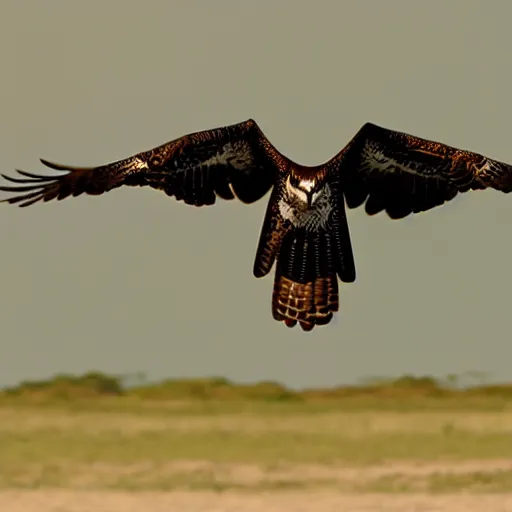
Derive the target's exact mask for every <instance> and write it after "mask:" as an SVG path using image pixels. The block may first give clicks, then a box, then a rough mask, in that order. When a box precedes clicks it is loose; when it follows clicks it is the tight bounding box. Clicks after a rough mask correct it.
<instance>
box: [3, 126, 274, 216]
mask: <svg viewBox="0 0 512 512" xmlns="http://www.w3.org/2000/svg"><path fill="white" fill-rule="evenodd" d="M272 152H275V154H277V151H276V150H275V149H274V147H273V146H272V145H271V144H270V143H269V142H268V140H267V139H266V138H265V136H264V135H263V133H262V132H261V130H260V129H259V127H258V126H257V125H256V123H255V122H254V121H253V120H252V119H250V120H248V121H245V122H242V123H238V124H235V125H230V126H225V127H222V128H216V129H213V130H205V131H201V132H195V133H191V134H188V135H184V136H183V137H180V138H179V139H176V140H173V141H171V142H168V143H166V144H163V145H161V146H158V147H156V148H153V149H151V150H149V151H146V152H143V153H138V154H137V155H134V156H132V157H130V158H127V159H125V160H120V161H118V162H113V163H109V164H106V165H100V166H98V167H72V166H66V165H60V164H55V163H51V162H48V161H46V160H41V162H42V163H43V164H45V165H46V166H48V167H50V168H51V169H54V170H56V171H60V172H63V173H64V174H57V175H53V176H44V175H39V174H33V173H29V172H26V171H18V173H19V174H20V175H21V177H10V176H6V175H2V176H3V177H4V178H5V179H7V180H8V181H11V182H14V183H16V185H15V186H0V190H2V191H5V192H14V193H16V195H14V196H12V197H9V198H7V199H4V200H3V201H2V202H7V203H11V204H18V205H19V206H29V205H31V204H34V203H36V202H38V201H50V200H52V199H57V200H61V199H64V198H66V197H68V196H78V195H80V194H84V193H85V194H92V195H100V194H103V193H105V192H108V191H109V190H112V189H114V188H117V187H120V186H121V185H129V186H150V187H153V188H155V189H160V190H163V191H164V192H165V193H166V194H167V195H169V196H174V197H176V199H178V200H183V201H184V202H185V203H187V204H191V205H195V206H203V205H210V204H213V203H214V202H215V199H216V196H219V197H221V198H223V199H234V198H235V196H236V197H238V198H239V199H240V200H241V201H243V202H245V203H252V202H254V201H257V200H258V199H260V198H261V197H263V196H264V195H265V194H266V193H267V192H268V190H269V189H270V188H271V187H272V185H273V183H274V179H275V175H276V167H275V164H274V160H273V159H272V157H271V154H272Z"/></svg>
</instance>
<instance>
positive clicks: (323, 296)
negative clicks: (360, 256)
mask: <svg viewBox="0 0 512 512" xmlns="http://www.w3.org/2000/svg"><path fill="white" fill-rule="evenodd" d="M272 204H273V202H272V201H270V203H269V208H268V210H267V214H266V216H265V222H264V225H263V230H262V234H261V237H260V243H259V246H258V250H257V254H256V261H255V264H254V275H255V276H256V277H262V276H264V275H267V274H268V273H269V272H270V270H271V268H272V266H273V264H274V262H275V261H276V260H277V264H276V273H275V279H274V291H273V296H272V315H273V317H274V318H275V319H276V320H278V321H282V322H284V323H285V324H286V325H287V326H288V327H294V326H295V325H297V323H299V324H300V326H301V327H302V329H304V330H305V331H310V330H311V329H313V327H314V326H315V325H325V324H328V323H329V322H330V321H331V319H332V317H333V314H334V313H335V312H336V311H338V309H339V296H338V278H339V279H340V280H341V281H342V282H345V283H351V282H353V281H354V280H355V278H356V271H355V265H354V257H353V253H352V244H351V242H350V233H349V229H348V225H347V220H346V216H345V208H344V206H345V205H344V203H343V202H341V204H340V205H337V206H338V207H337V208H335V209H334V210H333V211H332V214H331V217H330V219H329V222H328V223H327V225H326V226H325V227H324V228H321V229H319V230H316V231H310V230H307V229H305V228H294V227H292V226H290V225H287V226H285V225H284V224H283V223H282V221H281V219H280V216H279V214H278V213H277V212H276V211H274V209H273V206H272Z"/></svg>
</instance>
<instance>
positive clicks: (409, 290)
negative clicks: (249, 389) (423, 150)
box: [0, 0, 512, 386]
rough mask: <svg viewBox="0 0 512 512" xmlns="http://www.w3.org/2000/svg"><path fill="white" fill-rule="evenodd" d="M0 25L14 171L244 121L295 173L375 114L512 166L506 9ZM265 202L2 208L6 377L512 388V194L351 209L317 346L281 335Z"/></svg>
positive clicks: (291, 332) (69, 19) (327, 8)
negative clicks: (92, 374) (331, 305)
mask: <svg viewBox="0 0 512 512" xmlns="http://www.w3.org/2000/svg"><path fill="white" fill-rule="evenodd" d="M0 14H1V15H0V19H1V20H2V21H1V22H0V23H1V24H2V25H3V27H2V31H1V33H2V36H1V37H2V44H1V45H0V47H1V49H0V51H1V52H2V63H3V65H2V80H1V86H0V88H1V116H0V147H1V152H0V164H1V165H0V167H1V170H2V172H8V173H9V172H12V170H13V169H14V168H21V169H25V170H29V171H41V170H43V166H42V165H41V164H39V162H38V158H39V157H43V158H48V159H49V160H54V161H57V162H61V163H68V164H76V165H97V164H101V163H105V162H110V161H112V160H117V159H119V158H123V157H125V156H130V155H131V154H133V153H136V152H138V151H141V150H145V149H149V148H151V147H153V146H155V145H158V144H161V143H163V142H166V141H168V140H171V139H173V138H176V137H179V136H181V135H183V134H184V133H187V132H190V131H195V130H201V129H205V128H213V127H216V126H222V125H225V124H231V123H235V122H239V121H242V120H245V119H247V118H249V117H253V118H254V119H256V121H257V122H258V124H259V125H260V127H261V128H262V129H263V130H264V131H265V133H266V135H267V136H268V137H269V138H270V140H271V141H272V142H273V143H274V144H275V145H276V146H277V147H278V148H279V149H280V150H281V151H282V152H284V153H285V154H286V155H288V156H290V157H291V158H293V159H295V160H297V161H298V162H301V163H304V164H317V163H320V162H323V161H325V160H327V159H328V158H330V157H331V156H332V155H333V154H335V153H336V152H338V151H339V150H340V149H341V148H342V147H343V146H344V145H345V144H346V143H347V142H348V140H349V139H350V138H351V137H352V136H353V135H354V134H355V133H356V131H357V130H358V129H359V128H360V127H361V125H362V124H363V123H365V122H366V121H372V122H375V123H377V124H381V125H383V126H387V127H389V128H394V129H399V130H402V131H406V132H409V133H412V134H415V135H418V136H422V137H427V138H433V139H437V140H440V141H443V142H446V143H448V144H451V145H455V146H459V147H463V148H467V149H471V150H475V151H479V152H482V153H484V154H486V155H488V156H491V157H495V158H497V159H500V160H504V161H509V162H512V145H511V141H512V132H511V129H510V119H511V118H512V103H511V100H510V97H511V91H512V68H511V66H510V35H509V34H510V19H511V18H512V2H510V1H508V0H503V1H494V2H492V1H489V0H485V1H484V0H482V1H475V0H451V1H449V2H448V1H446V0H436V1H433V0H432V1H429V2H411V1H410V0H400V1H398V0H387V1H386V2H378V1H376V0H375V1H370V0H366V1H364V0H353V1H341V0H339V1H336V0H332V1H315V2H310V1H298V0H287V1H285V0H279V1H276V0H259V1H258V2H252V1H242V0H231V1H227V0H216V1H215V2H210V1H206V0H204V1H191V0H183V1H164V0H161V1H149V0H147V1H144V2H139V1H133V0H130V1H128V0H123V1H121V0H117V1H114V0H112V1H109V2H105V1H103V0H102V1H98V0H94V1H91V0H90V1H88V2H69V1H68V0H52V1H48V2H38V1H21V0H16V1H11V0H7V1H5V0H4V2H2V6H1V7H0ZM267 197H268V196H267ZM267 197H266V198H265V199H263V200H262V201H260V202H259V203H256V204H254V205H251V206H244V205H242V204H241V203H236V202H229V203H218V204H217V205H216V206H214V207H205V208H194V207H191V206H186V205H184V204H183V203H178V202H177V201H175V200H174V199H171V198H168V197H167V196H165V194H163V193H160V192H157V191H154V190H150V189H148V190H145V189H118V190H116V191H113V192H111V193H109V194H107V195H104V196H101V197H80V198H76V199H68V200H65V201H63V202H55V203H48V204H42V205H34V206H33V207H30V208H27V209H19V208H16V207H14V206H10V205H0V206H1V207H0V232H1V236H2V251H1V253H2V257H1V263H2V265H1V270H0V274H1V283H2V285H1V289H0V312H1V313H0V315H1V329H2V330H1V333H2V334H1V341H0V385H5V384H10V383H14V382H17V381H18V380H20V379H25V378H39V377H46V376H49V375H51V374H54V373H56V372H83V371H87V370H90V369H99V370H102V371H106V372H115V373H124V372H134V371H143V372H146V373H147V374H148V375H149V376H150V377H151V378H162V377H168V376H204V375H223V376H227V377H229V378H232V379H234V380H237V381H254V380H260V379H275V380H278V381H281V382H283V383H285V384H287V385H290V386H316V385H332V384H337V383H343V382H351V381H354V380H356V379H359V378H362V377H365V376H369V375H394V374H401V373H404V372H408V373H417V374H423V373H433V374H436V375H445V374H447V373H449V372H464V371H466V370H472V369H476V370H482V371H488V372H490V373H491V375H492V377H493V378H495V379H510V378H511V377H512V375H511V370H510V361H511V360H512V344H511V340H510V334H509V332H510V328H509V324H510V314H511V313H510V304H511V300H510V290H511V288H512V276H511V275H510V272H509V270H510V268H511V266H510V261H511V258H512V237H511V236H510V224H511V221H512V196H506V195H505V194H500V193H498V192H494V191H486V192H473V193H469V194H466V195H465V196H463V197H459V198H457V199H456V200H455V201H453V202H452V203H450V204H449V205H447V206H444V207H442V208H438V209H436V210H431V211H430V212H427V213H424V214H420V215H417V216H415V217H414V218H412V217H411V218H408V219H406V220H402V221H392V220H390V219H389V218H387V217H386V216H384V215H383V214H380V215H378V216H377V217H373V218H370V217H368V216H367V215H366V214H365V213H364V209H363V208H360V209H358V210H352V211H350V212H349V223H350V229H351V234H352V242H353V246H354V251H355V257H356V266H357V273H358V277H357V281H356V282H355V283H354V284H350V285H349V284H344V285H341V286H340V297H341V312H340V314H339V315H338V316H337V318H336V320H335V321H333V322H332V323H331V324H330V325H329V326H327V327H323V328H317V329H315V330H314V331H312V332H310V333H303V332H302V331H301V330H300V329H299V328H295V329H288V328H287V327H285V326H284V325H283V324H280V323H278V322H276V321H274V320H273V318H272V316H271V312H270V301H271V294H272V284H273V275H271V276H268V277H266V278H264V279H261V280H257V279H255V278H254V277H253V276H252V265H253V259H254V254H255V249H256V244H257V242H258V237H259V232H260V227H261V223H262V221H263V215H264V212H265V207H266V201H267Z"/></svg>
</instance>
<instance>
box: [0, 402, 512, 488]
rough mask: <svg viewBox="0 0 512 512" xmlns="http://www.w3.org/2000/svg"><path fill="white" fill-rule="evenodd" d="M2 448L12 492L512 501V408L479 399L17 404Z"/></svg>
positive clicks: (1, 418)
mask: <svg viewBox="0 0 512 512" xmlns="http://www.w3.org/2000/svg"><path fill="white" fill-rule="evenodd" d="M372 404H373V406H372ZM0 447H1V448H0V453H1V456H0V489H3V490H4V491H5V490H18V491H21V490H29V489H31V490H33V489H39V490H40V489H44V488H47V489H55V488H66V489H68V490H70V489H71V490H77V491H78V490H83V491H87V490H102V491H111V492H115V491H151V492H156V491H187V490H193V491H202V492H210V491H214V492H220V491H233V492H244V493H245V492H248V491H283V492H284V491H299V490H301V491H304V490H309V491H325V490H335V491H337V492H339V491H343V492H346V493H353V492H356V493H361V492H375V493H388V494H390V493H418V492H422V493H425V492H426V493H438V494H443V493H452V492H459V491H464V492H474V493H499V492H502V493H503V492H510V491H512V407H509V406H508V402H506V401H503V400H495V401H493V400H492V399H488V400H484V399H481V398H478V399H476V398H475V399H472V398H471V399H470V398H467V399H466V403H465V404H463V403H461V400H458V399H453V400H452V399H451V398H449V399H442V400H438V399H429V398H419V399H414V400H413V399H409V400H408V401H405V402H404V401H400V400H398V401H394V400H388V401H380V402H377V401H375V403H374V402H371V403H370V402H368V400H366V399H362V400H359V401H358V399H355V398H354V399H353V400H352V401H350V400H348V401H344V402H336V401H334V402H333V401H331V402H318V403H317V402H311V403H307V402H300V403H297V402H293V401H292V402H289V403H286V402H283V403H277V402H273V403H266V402H254V401H240V402H236V401H231V402H222V401H219V402H216V401H207V402H198V401H168V400H167V401H166V400H159V401H148V400H142V399H140V398H136V397H135V398H134V397H110V398H99V399H84V400H73V401H69V400H64V401H56V402H48V401H46V402H44V403H32V402H27V401H26V400H23V399H19V398H12V399H4V400H2V401H0Z"/></svg>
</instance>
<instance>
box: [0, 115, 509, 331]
mask: <svg viewBox="0 0 512 512" xmlns="http://www.w3.org/2000/svg"><path fill="white" fill-rule="evenodd" d="M41 162H42V163H43V164H45V165H46V166H47V167H50V168H51V169H53V170H55V171H59V173H60V174H56V175H53V176H44V175H38V174H33V173H29V172H26V171H18V173H19V175H20V176H21V177H11V176H5V175H3V176H4V178H5V179H7V180H8V181H11V182H14V183H15V185H14V186H1V187H0V190H3V191H5V192H13V193H15V194H14V195H12V196H11V197H8V198H6V199H4V200H3V201H2V202H7V203H11V204H18V205H19V206H22V207H25V206H29V205H32V204H34V203H37V202H40V201H43V202H47V201H51V200H53V199H57V200H61V199H64V198H66V197H69V196H78V195H80V194H84V193H85V194H91V195H101V194H103V193H105V192H108V191H110V190H112V189H114V188H118V187H121V186H122V185H128V186H149V187H152V188H155V189H158V190H162V191H164V192H165V193H166V194H167V195H169V196H174V197H175V198H176V199H178V200H182V201H184V202H185V203H186V204H190V205H195V206H204V205H211V204H214V203H215V201H216V198H217V197H220V198H221V199H226V200H230V199H234V198H235V197H236V198H238V199H240V200H241V201H242V202H244V203H252V202H254V201H257V200H258V199H260V198H262V197H263V196H264V195H265V194H266V193H267V192H268V191H269V190H270V189H273V190H272V194H271V196H270V200H269V203H268V207H267V211H266V215H265V219H264V223H263V227H262V231H261V236H260V241H259V244H258V248H257V251H256V259H255V262H254V269H253V272H254V275H255V276H256V277H263V276H265V275H267V274H268V273H269V272H270V270H271V269H272V267H273V265H274V263H275V262H276V261H277V263H276V272H275V281H274V292H273V298H272V312H273V316H274V318H275V319H276V320H279V321H283V322H284V323H285V324H286V325H288V326H289V327H293V326H294V325H296V324H297V323H299V324H300V325H301V327H302V328H303V329H304V330H306V331H309V330H311V329H312V328H313V327H314V326H315V325H324V324H327V323H329V322H330V320H331V318H332V316H333V314H334V313H335V312H336V311H338V308H339V299H338V279H339V280H340V281H341V282H345V283H348V282H353V281H354V280H355V277H356V272H355V265H354V258H353V254H352V246H351V242H350V234H349V229H348V225H347V219H346V214H345V203H346V205H347V206H348V207H349V208H355V207H358V206H360V205H362V204H363V203H364V204H365V210H366V212H367V213H368V214H370V215H374V214H376V213H378V212H381V211H386V212H387V214H388V215H389V216H390V217H391V218H394V219H399V218H403V217H406V216H407V215H409V214H411V213H417V212H422V211H426V210H429V209H430V208H433V207H435V206H439V205H441V204H443V203H444V202H446V201H450V200H451V199H453V198H454V197H455V196H456V195H457V194H458V193H462V192H466V191H468V190H478V189H485V188H494V189H496V190H499V191H502V192H505V193H509V192H511V191H512V167H511V166H510V165H508V164H505V163H502V162H498V161H497V160H492V159H490V158H487V157H485V156H483V155H480V154H478V153H473V152H470V151H464V150H460V149H457V148H454V147H451V146H447V145H445V144H442V143H439V142H434V141H429V140H426V139H422V138H419V137H413V136H411V135H407V134H405V133H402V132H398V131H394V130H389V129H386V128H382V127H378V126H376V125H374V124H371V123H367V124H365V125H364V126H363V127H362V128H361V129H360V130H359V132H358V133H357V134H356V135H355V137H354V138H353V139H352V140H351V141H350V142H349V143H348V144H347V145H346V146H345V147H344V148H343V149H342V150H341V151H340V152H339V153H338V154H337V155H335V156H334V157H333V158H331V159H330V160H329V161H328V162H326V163H325V164H323V165H319V166H315V167H305V166H302V165H299V164H297V163H295V162H293V161H291V160H290V159H289V158H287V157H285V156H284V155H282V154H281V153H280V152H279V151H278V150H277V149H276V148H275V147H274V146H273V145H272V144H271V143H270V142H269V140H268V139H267V138H266V137H265V136H264V134H263V133H262V131H261V130H260V129H259V127H258V126H257V124H256V123H255V122H254V121H253V120H248V121H245V122H242V123H238V124H235V125H230V126H225V127H221V128H216V129H213V130H205V131H201V132H196V133H192V134H188V135H185V136H183V137H180V138H178V139H176V140H173V141H170V142H168V143H166V144H163V145H161V146H158V147H155V148H153V149H151V150H149V151H145V152H142V153H138V154H136V155H134V156H132V157H130V158H126V159H124V160H120V161H117V162H113V163H109V164H105V165H100V166H98V167H74V166H65V165H60V164H54V163H51V162H48V161H46V160H41Z"/></svg>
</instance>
